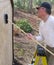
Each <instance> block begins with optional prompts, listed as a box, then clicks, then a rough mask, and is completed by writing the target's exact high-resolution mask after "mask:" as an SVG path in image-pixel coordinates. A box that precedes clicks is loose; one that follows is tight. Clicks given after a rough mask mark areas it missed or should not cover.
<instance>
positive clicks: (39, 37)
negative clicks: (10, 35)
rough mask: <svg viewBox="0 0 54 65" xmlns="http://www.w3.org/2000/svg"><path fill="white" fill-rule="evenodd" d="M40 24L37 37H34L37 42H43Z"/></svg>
mask: <svg viewBox="0 0 54 65" xmlns="http://www.w3.org/2000/svg"><path fill="white" fill-rule="evenodd" d="M41 26H42V25H41V23H40V26H39V35H38V36H35V39H36V40H37V41H43V40H44V38H43V35H42V28H41Z"/></svg>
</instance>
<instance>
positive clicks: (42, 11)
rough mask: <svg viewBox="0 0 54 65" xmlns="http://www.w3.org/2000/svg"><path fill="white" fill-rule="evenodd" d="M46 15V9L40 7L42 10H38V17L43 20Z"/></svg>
mask: <svg viewBox="0 0 54 65" xmlns="http://www.w3.org/2000/svg"><path fill="white" fill-rule="evenodd" d="M44 14H45V8H44V7H40V8H39V9H38V14H37V16H38V17H39V18H42V17H43V16H44Z"/></svg>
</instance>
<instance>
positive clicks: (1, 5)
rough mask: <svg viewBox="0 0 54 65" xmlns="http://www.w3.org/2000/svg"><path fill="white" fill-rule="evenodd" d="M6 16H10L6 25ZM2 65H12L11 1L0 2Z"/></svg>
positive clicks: (0, 63) (0, 56)
mask: <svg viewBox="0 0 54 65" xmlns="http://www.w3.org/2000/svg"><path fill="white" fill-rule="evenodd" d="M4 14H8V20H9V21H8V23H7V24H5V21H4ZM0 65H12V7H11V3H10V0H0Z"/></svg>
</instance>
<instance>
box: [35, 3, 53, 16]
mask: <svg viewBox="0 0 54 65" xmlns="http://www.w3.org/2000/svg"><path fill="white" fill-rule="evenodd" d="M40 7H44V8H46V12H47V14H49V15H50V14H51V8H52V6H51V4H50V3H48V2H43V3H41V5H40V6H39V7H36V9H39V8H40Z"/></svg>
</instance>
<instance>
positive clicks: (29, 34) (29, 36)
mask: <svg viewBox="0 0 54 65" xmlns="http://www.w3.org/2000/svg"><path fill="white" fill-rule="evenodd" d="M26 36H27V38H28V39H32V38H34V36H33V35H32V34H31V33H27V34H26Z"/></svg>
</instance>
